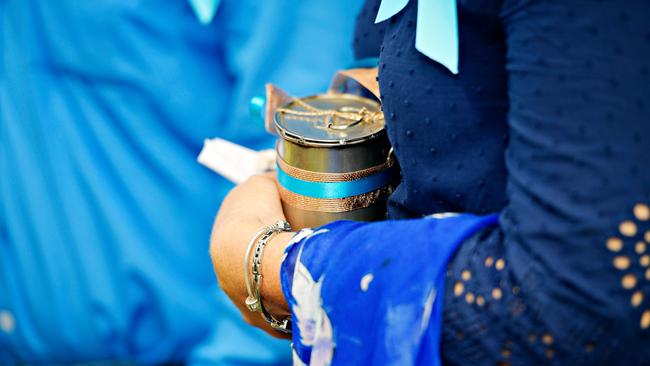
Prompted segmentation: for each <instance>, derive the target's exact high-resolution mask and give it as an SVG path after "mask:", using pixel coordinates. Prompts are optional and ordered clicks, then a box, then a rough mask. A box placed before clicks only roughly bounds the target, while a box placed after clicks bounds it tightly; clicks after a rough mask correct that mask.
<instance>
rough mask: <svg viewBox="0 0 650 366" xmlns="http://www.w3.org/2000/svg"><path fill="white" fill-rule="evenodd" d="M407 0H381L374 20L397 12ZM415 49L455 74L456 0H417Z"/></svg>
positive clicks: (456, 69)
mask: <svg viewBox="0 0 650 366" xmlns="http://www.w3.org/2000/svg"><path fill="white" fill-rule="evenodd" d="M408 2H409V0H382V1H381V5H380V6H379V11H378V12H377V18H376V19H375V23H381V22H383V21H384V20H386V19H389V18H391V17H392V16H394V15H395V14H397V13H399V12H400V11H401V10H402V9H404V7H406V5H407V4H408ZM415 49H417V50H418V51H420V52H421V53H422V54H424V55H425V56H427V57H429V58H430V59H432V60H434V61H436V62H438V63H440V64H441V65H443V66H444V67H446V68H447V69H448V70H449V71H451V72H452V73H454V74H458V16H457V11H456V0H418V14H417V24H416V28H415Z"/></svg>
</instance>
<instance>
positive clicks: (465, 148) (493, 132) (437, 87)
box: [379, 3, 507, 218]
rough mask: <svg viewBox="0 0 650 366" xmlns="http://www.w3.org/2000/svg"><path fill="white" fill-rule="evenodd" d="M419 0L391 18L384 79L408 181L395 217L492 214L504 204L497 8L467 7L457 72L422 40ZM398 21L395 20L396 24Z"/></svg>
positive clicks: (394, 201)
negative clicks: (485, 11)
mask: <svg viewBox="0 0 650 366" xmlns="http://www.w3.org/2000/svg"><path fill="white" fill-rule="evenodd" d="M416 10H417V7H416V4H415V3H413V4H409V5H408V6H407V8H406V9H405V10H404V11H403V12H401V13H400V14H398V15H397V16H395V17H393V18H391V19H390V20H389V21H387V23H388V25H389V26H388V29H387V32H386V36H385V39H384V44H383V46H382V47H381V56H380V63H379V85H380V91H381V98H382V101H383V108H384V115H385V118H386V121H387V129H388V133H389V137H390V140H391V143H392V144H393V147H394V149H395V153H396V157H397V160H398V161H399V163H400V166H401V169H402V174H403V180H402V183H401V184H400V185H399V187H398V188H397V190H396V191H395V193H394V194H393V195H392V197H391V199H390V203H389V214H390V216H391V217H393V218H406V217H419V216H423V215H427V214H431V213H435V212H466V213H476V214H485V213H488V212H495V211H498V210H500V209H501V208H503V206H504V203H505V182H506V173H505V164H504V158H503V157H504V151H505V146H506V142H507V125H506V112H507V98H506V72H505V68H504V63H505V46H504V44H503V42H502V41H501V40H502V37H503V35H502V33H501V31H500V30H499V29H498V28H496V27H495V26H494V24H495V22H496V18H495V17H496V15H494V16H486V17H477V16H476V15H474V14H468V13H461V19H460V20H461V21H463V20H465V19H466V18H476V19H475V21H473V22H472V25H471V26H467V27H462V28H460V39H461V43H460V44H461V49H460V62H461V63H460V69H461V73H460V74H459V75H457V76H452V75H451V74H449V73H448V72H446V70H445V69H444V67H442V66H441V65H439V64H437V63H434V62H432V61H431V60H430V59H428V58H427V57H426V56H424V55H422V54H421V53H420V52H418V51H417V50H416V49H415V47H414V44H415V23H416ZM391 23H392V24H391Z"/></svg>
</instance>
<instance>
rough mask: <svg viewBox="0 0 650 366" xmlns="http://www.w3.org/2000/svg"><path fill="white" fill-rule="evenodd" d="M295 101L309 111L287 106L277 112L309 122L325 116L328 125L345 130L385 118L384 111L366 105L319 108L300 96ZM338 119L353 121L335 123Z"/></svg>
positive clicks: (318, 120) (317, 120) (319, 119)
mask: <svg viewBox="0 0 650 366" xmlns="http://www.w3.org/2000/svg"><path fill="white" fill-rule="evenodd" d="M293 103H295V104H296V105H298V106H300V107H302V108H304V109H306V110H307V112H303V111H296V110H293V109H287V108H278V109H277V112H280V113H285V114H287V115H288V116H287V118H292V119H299V118H302V119H305V120H306V121H309V122H320V121H321V118H325V121H326V127H327V128H332V129H335V130H344V129H347V128H350V127H352V126H354V125H357V124H359V123H362V122H365V123H373V122H378V121H381V120H383V119H384V114H383V113H382V112H373V111H370V110H368V109H367V108H366V107H362V108H354V107H343V108H341V110H335V109H318V108H316V107H314V106H312V105H309V104H307V103H306V102H304V101H303V100H301V99H298V98H294V99H293ZM336 120H347V121H351V122H352V123H348V124H336V123H334V122H335V121H336ZM317 127H318V126H317Z"/></svg>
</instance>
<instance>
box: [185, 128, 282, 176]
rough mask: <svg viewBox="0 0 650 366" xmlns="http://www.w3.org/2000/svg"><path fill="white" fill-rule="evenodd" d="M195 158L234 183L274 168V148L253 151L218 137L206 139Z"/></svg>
mask: <svg viewBox="0 0 650 366" xmlns="http://www.w3.org/2000/svg"><path fill="white" fill-rule="evenodd" d="M196 160H197V161H198V162H199V163H201V164H202V165H204V166H206V167H208V168H209V169H211V170H213V171H214V172H216V173H218V174H219V175H221V176H223V177H224V178H226V179H228V180H229V181H231V182H233V183H235V184H239V183H243V182H244V181H245V180H246V179H248V178H249V177H251V176H253V175H256V174H260V173H264V172H267V171H271V170H274V169H275V151H274V150H262V151H255V150H252V149H249V148H247V147H244V146H241V145H237V144H235V143H232V142H230V141H227V140H224V139H220V138H214V139H206V140H205V141H204V142H203V149H202V150H201V152H200V153H199V156H198V157H197V159H196Z"/></svg>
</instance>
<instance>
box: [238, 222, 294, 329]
mask: <svg viewBox="0 0 650 366" xmlns="http://www.w3.org/2000/svg"><path fill="white" fill-rule="evenodd" d="M283 231H285V232H286V231H291V226H290V225H289V223H288V222H286V221H284V220H280V221H278V222H276V223H275V224H273V225H271V226H267V227H264V228H262V229H261V230H259V231H258V232H257V233H255V235H253V237H252V238H251V241H250V242H249V243H248V247H247V248H246V256H245V261H246V263H245V266H244V269H245V271H246V273H245V279H246V289H247V290H248V297H247V298H246V307H247V308H248V310H250V311H252V312H259V313H261V315H262V318H263V319H264V320H265V321H266V322H267V323H268V324H269V325H270V326H271V328H273V329H275V330H278V331H280V332H283V333H291V322H290V318H285V319H282V320H277V319H276V318H275V317H274V316H273V315H272V314H271V313H270V312H269V311H268V310H267V309H266V308H265V307H264V302H263V301H262V296H261V291H260V289H261V285H262V256H263V253H264V248H265V247H266V244H268V242H269V241H270V240H271V238H272V237H273V236H274V235H275V234H278V233H280V232H283ZM253 246H255V250H254V251H253V253H254V254H253V261H252V262H253V268H252V271H251V272H252V274H253V285H252V286H251V283H250V274H249V273H250V272H249V263H250V262H251V261H250V258H249V257H250V254H251V250H252V249H253Z"/></svg>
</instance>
